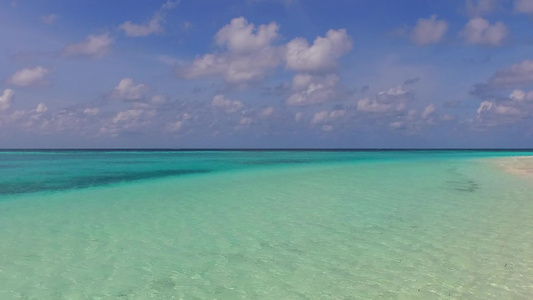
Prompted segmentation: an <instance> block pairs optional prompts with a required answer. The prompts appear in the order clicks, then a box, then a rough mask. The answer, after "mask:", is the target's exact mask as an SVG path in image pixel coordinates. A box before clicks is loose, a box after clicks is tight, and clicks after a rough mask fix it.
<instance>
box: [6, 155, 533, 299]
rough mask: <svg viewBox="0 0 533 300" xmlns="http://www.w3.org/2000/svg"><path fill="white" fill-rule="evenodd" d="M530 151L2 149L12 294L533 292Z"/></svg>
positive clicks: (447, 295) (484, 295) (525, 295)
mask: <svg viewBox="0 0 533 300" xmlns="http://www.w3.org/2000/svg"><path fill="white" fill-rule="evenodd" d="M513 155H532V153H527V152H518V153H514V152H469V151H439V152H436V151H432V152H427V151H400V152H238V151H235V152H230V151H228V152H216V151H215V152H209V151H208V152H166V151H161V152H157V151H151V152H148V151H143V152H130V151H125V152H105V151H94V152H90V151H61V152H54V151H46V152H38V151H37V152H0V170H1V171H2V172H0V228H1V230H0V299H532V298H533V201H531V200H532V198H533V197H532V195H533V184H532V181H531V180H530V179H529V178H523V177H520V176H515V175H512V174H507V173H505V172H503V171H502V170H501V169H499V168H498V167H496V166H495V164H494V163H492V162H493V161H494V159H495V158H496V157H502V156H503V157H505V156H513Z"/></svg>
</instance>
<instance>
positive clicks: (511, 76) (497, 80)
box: [489, 60, 533, 88]
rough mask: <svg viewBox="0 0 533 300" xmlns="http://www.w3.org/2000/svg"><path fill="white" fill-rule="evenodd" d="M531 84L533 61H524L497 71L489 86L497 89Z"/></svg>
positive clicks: (532, 81) (532, 80)
mask: <svg viewBox="0 0 533 300" xmlns="http://www.w3.org/2000/svg"><path fill="white" fill-rule="evenodd" d="M531 83H533V60H524V61H522V62H519V63H516V64H513V65H511V66H510V67H509V68H506V69H502V70H499V71H497V72H496V73H495V74H494V75H493V76H492V77H491V78H490V80H489V84H490V85H493V86H497V87H503V88H512V87H524V86H528V85H530V84H531Z"/></svg>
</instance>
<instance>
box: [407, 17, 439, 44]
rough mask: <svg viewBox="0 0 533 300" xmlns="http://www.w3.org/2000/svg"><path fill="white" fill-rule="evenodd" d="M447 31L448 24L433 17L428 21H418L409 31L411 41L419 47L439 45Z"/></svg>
mask: <svg viewBox="0 0 533 300" xmlns="http://www.w3.org/2000/svg"><path fill="white" fill-rule="evenodd" d="M446 31H448V22H446V21H444V20H437V16H435V15H433V16H431V17H430V18H429V19H418V21H417V23H416V26H415V27H414V28H413V30H412V31H411V35H410V37H411V40H412V41H413V42H414V43H415V44H417V45H420V46H424V45H429V44H436V43H439V42H440V41H441V40H442V39H443V38H444V35H445V34H446Z"/></svg>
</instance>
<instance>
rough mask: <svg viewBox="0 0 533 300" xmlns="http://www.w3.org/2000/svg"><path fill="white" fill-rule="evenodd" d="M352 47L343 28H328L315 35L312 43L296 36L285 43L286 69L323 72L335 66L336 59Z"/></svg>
mask: <svg viewBox="0 0 533 300" xmlns="http://www.w3.org/2000/svg"><path fill="white" fill-rule="evenodd" d="M351 49H352V40H351V38H350V36H348V34H347V33H346V30H345V29H339V30H333V29H331V30H329V31H328V32H327V33H326V36H325V37H320V36H319V37H317V38H316V39H315V41H314V42H313V45H311V46H309V43H308V42H307V40H305V39H303V38H296V39H293V40H292V41H290V42H289V43H288V44H287V50H286V54H285V60H286V66H287V68H288V69H291V70H295V71H299V72H324V71H329V70H332V69H334V68H335V67H336V66H337V59H338V58H340V57H341V56H342V55H344V54H346V53H348V52H349V51H350V50H351Z"/></svg>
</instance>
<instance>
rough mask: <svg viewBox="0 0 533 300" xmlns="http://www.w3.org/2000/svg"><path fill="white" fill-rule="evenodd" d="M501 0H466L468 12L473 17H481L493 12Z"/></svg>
mask: <svg viewBox="0 0 533 300" xmlns="http://www.w3.org/2000/svg"><path fill="white" fill-rule="evenodd" d="M499 1H500V0H466V12H467V13H468V15H469V16H471V17H480V16H483V15H486V14H489V13H491V12H493V11H494V10H495V9H496V8H497V7H498V4H499Z"/></svg>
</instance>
